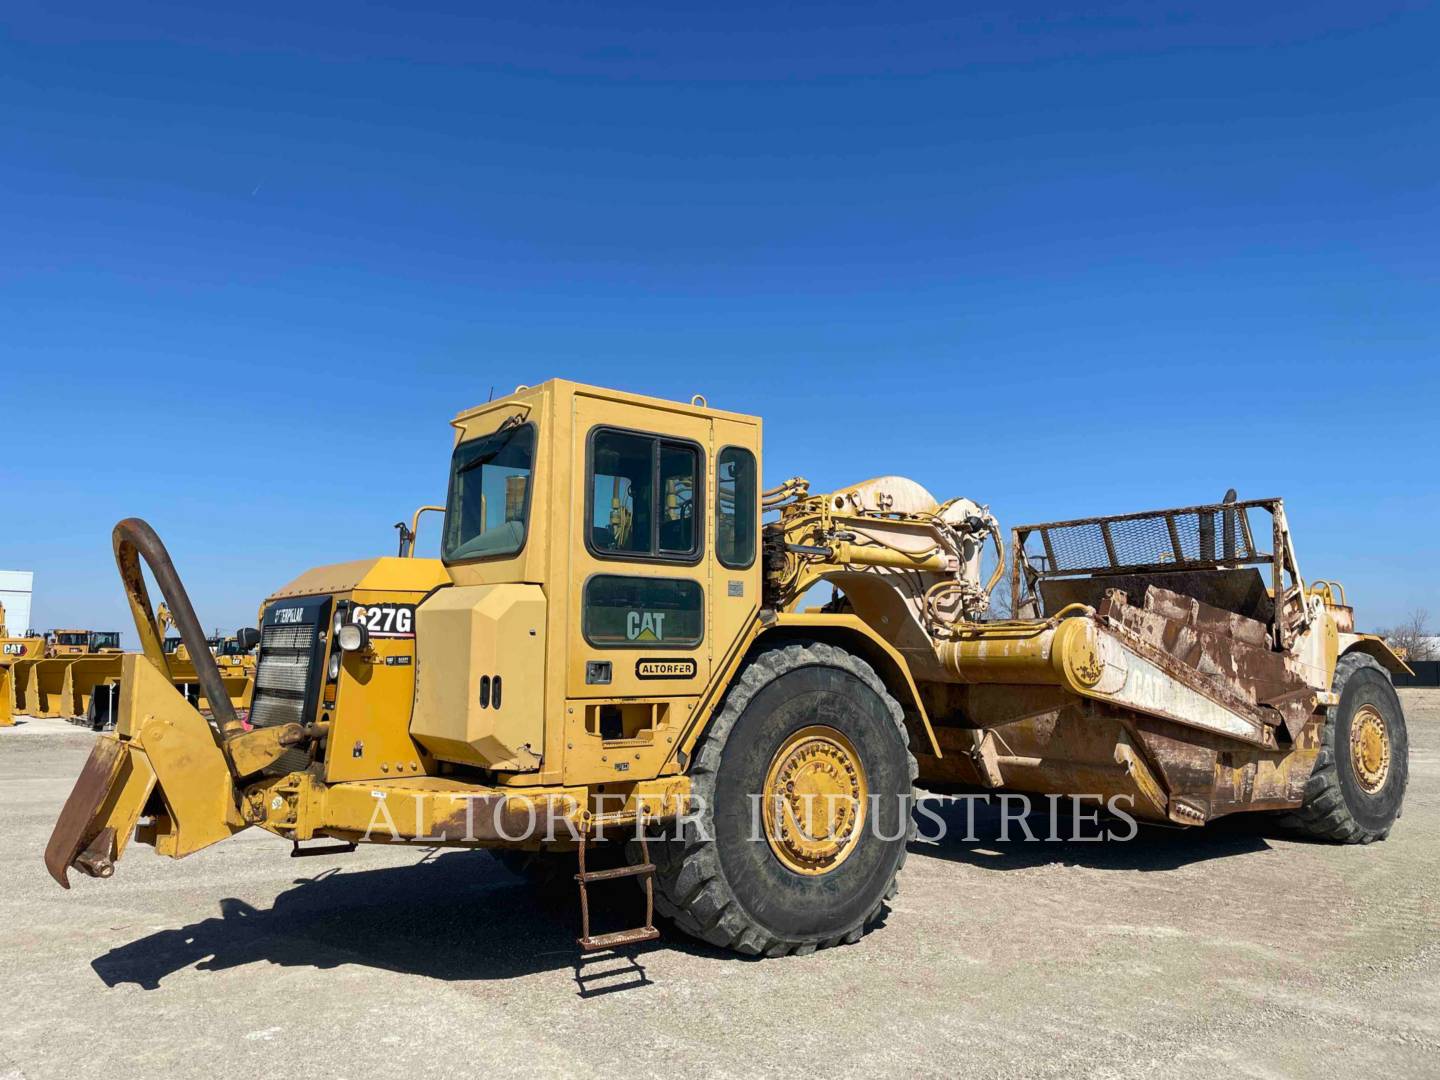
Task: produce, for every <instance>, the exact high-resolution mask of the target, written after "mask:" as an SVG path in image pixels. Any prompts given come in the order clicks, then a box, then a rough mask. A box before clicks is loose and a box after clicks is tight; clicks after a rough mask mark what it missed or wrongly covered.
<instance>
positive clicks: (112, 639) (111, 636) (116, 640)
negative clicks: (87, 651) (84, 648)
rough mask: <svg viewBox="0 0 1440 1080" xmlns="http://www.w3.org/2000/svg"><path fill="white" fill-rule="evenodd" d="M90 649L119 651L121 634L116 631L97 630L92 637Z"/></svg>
mask: <svg viewBox="0 0 1440 1080" xmlns="http://www.w3.org/2000/svg"><path fill="white" fill-rule="evenodd" d="M90 647H91V648H94V649H118V648H119V647H120V634H119V632H118V631H116V630H97V631H95V633H93V634H91V635H90Z"/></svg>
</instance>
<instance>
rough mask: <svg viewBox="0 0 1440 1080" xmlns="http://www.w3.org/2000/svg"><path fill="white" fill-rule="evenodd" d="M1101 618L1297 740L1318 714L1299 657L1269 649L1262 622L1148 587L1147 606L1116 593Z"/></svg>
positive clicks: (1109, 597) (1105, 603)
mask: <svg viewBox="0 0 1440 1080" xmlns="http://www.w3.org/2000/svg"><path fill="white" fill-rule="evenodd" d="M1098 613H1099V615H1100V616H1101V617H1102V618H1105V619H1109V620H1110V621H1112V622H1113V623H1115V624H1116V625H1118V626H1122V627H1124V628H1125V629H1126V630H1127V631H1129V632H1130V633H1131V634H1133V635H1135V637H1137V638H1138V639H1139V640H1141V641H1143V642H1145V643H1146V644H1147V645H1151V646H1153V647H1155V648H1156V649H1159V650H1161V651H1163V652H1164V653H1165V654H1167V655H1168V656H1171V657H1173V658H1174V659H1175V660H1176V661H1178V662H1179V663H1180V664H1181V665H1183V666H1184V667H1185V668H1187V669H1189V670H1190V671H1191V672H1192V673H1194V674H1196V675H1199V676H1200V677H1202V678H1203V679H1205V680H1206V681H1208V682H1209V683H1211V684H1212V685H1213V686H1214V687H1215V688H1216V689H1217V690H1219V691H1220V692H1222V693H1224V694H1225V695H1227V696H1229V697H1237V698H1240V699H1242V700H1243V701H1245V702H1246V703H1247V704H1248V705H1250V706H1251V707H1252V708H1255V709H1256V710H1261V709H1264V710H1270V711H1273V716H1270V717H1267V716H1266V715H1265V713H1264V712H1263V711H1260V712H1259V713H1258V714H1259V715H1260V717H1261V719H1262V721H1264V720H1267V719H1268V720H1269V722H1270V724H1271V726H1274V724H1276V723H1283V724H1284V725H1285V729H1286V733H1287V735H1288V737H1289V738H1290V739H1291V740H1292V741H1293V740H1294V739H1295V738H1296V736H1297V735H1298V734H1299V732H1300V730H1301V729H1302V728H1303V727H1304V726H1305V724H1306V722H1307V721H1308V719H1309V717H1310V715H1311V714H1312V713H1313V712H1314V711H1315V705H1316V696H1315V693H1314V691H1313V689H1311V687H1310V686H1309V685H1308V683H1307V682H1306V678H1305V673H1304V671H1303V669H1301V668H1300V667H1299V666H1298V664H1297V662H1296V660H1295V658H1294V657H1292V656H1290V655H1288V654H1286V653H1282V652H1276V651H1275V650H1274V649H1273V648H1272V647H1271V639H1270V634H1269V631H1268V630H1267V628H1266V627H1265V625H1264V624H1263V623H1260V622H1257V621H1256V620H1254V619H1247V618H1245V617H1244V616H1241V615H1237V614H1235V613H1234V612H1230V611H1222V610H1221V609H1219V608H1215V607H1211V606H1210V605H1208V604H1203V603H1201V602H1200V601H1199V600H1196V599H1195V598H1193V597H1190V596H1182V595H1180V594H1179V593H1175V592H1171V591H1169V590H1168V589H1162V588H1160V587H1159V586H1156V585H1151V586H1149V587H1148V588H1147V589H1146V590H1145V596H1144V603H1143V606H1140V607H1137V606H1134V605H1132V604H1131V603H1130V602H1129V598H1128V597H1127V596H1126V595H1125V594H1124V593H1122V592H1119V591H1112V592H1110V593H1109V594H1108V595H1107V596H1106V599H1105V600H1104V601H1103V602H1102V603H1101V605H1100V608H1099V611H1098Z"/></svg>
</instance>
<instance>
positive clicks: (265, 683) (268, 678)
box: [250, 623, 315, 727]
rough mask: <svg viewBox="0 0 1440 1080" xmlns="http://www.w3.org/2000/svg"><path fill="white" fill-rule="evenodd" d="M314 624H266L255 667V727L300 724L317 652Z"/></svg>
mask: <svg viewBox="0 0 1440 1080" xmlns="http://www.w3.org/2000/svg"><path fill="white" fill-rule="evenodd" d="M314 645H315V624H314V623H301V624H298V625H292V626H267V627H266V628H265V631H264V633H263V634H262V635H261V638H260V663H259V666H258V667H257V668H256V670H255V696H254V700H253V701H252V702H251V704H250V723H251V724H253V725H254V726H256V727H274V726H275V725H276V724H292V723H293V724H300V723H304V722H305V720H306V717H305V692H306V690H307V689H308V687H309V685H310V664H311V658H312V657H313V656H314V654H315V649H314Z"/></svg>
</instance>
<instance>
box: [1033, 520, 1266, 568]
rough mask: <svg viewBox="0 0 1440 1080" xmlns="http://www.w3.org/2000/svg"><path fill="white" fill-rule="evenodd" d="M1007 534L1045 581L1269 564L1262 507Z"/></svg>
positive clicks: (1073, 524) (1075, 523)
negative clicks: (1152, 570) (1061, 577)
mask: <svg viewBox="0 0 1440 1080" xmlns="http://www.w3.org/2000/svg"><path fill="white" fill-rule="evenodd" d="M1257 511H1258V513H1257ZM1015 536H1016V540H1017V542H1018V543H1019V544H1020V545H1021V554H1022V555H1023V556H1024V560H1025V562H1026V563H1027V564H1028V565H1029V567H1030V569H1031V570H1032V571H1033V572H1038V573H1039V574H1040V575H1042V576H1046V577H1049V576H1054V575H1060V574H1083V573H1115V572H1119V571H1131V570H1136V569H1142V568H1163V567H1176V568H1179V567H1190V566H1213V565H1215V564H1217V563H1237V564H1245V563H1249V564H1253V563H1262V562H1269V561H1270V558H1271V557H1270V550H1269V549H1270V548H1271V547H1273V544H1272V543H1271V540H1272V521H1271V516H1270V513H1269V511H1268V509H1267V506H1266V504H1263V503H1259V504H1257V503H1237V504H1232V505H1223V504H1222V505H1216V506H1200V507H1187V508H1185V509H1179V510H1157V511H1153V512H1149V513H1144V514H1123V515H1118V516H1115V517H1103V518H1085V519H1081V520H1077V521H1063V522H1055V523H1052V524H1046V525H1025V526H1021V527H1019V528H1017V529H1016V530H1015Z"/></svg>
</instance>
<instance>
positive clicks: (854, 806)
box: [762, 724, 870, 874]
mask: <svg viewBox="0 0 1440 1080" xmlns="http://www.w3.org/2000/svg"><path fill="white" fill-rule="evenodd" d="M869 790H870V789H869V786H868V784H867V783H866V779H865V766H864V765H863V764H861V761H860V755H859V754H857V753H856V752H855V747H854V746H852V745H851V743H850V740H849V739H847V738H845V736H844V735H842V734H840V732H838V731H836V730H835V729H834V728H832V727H826V726H824V725H821V724H816V725H812V726H810V727H807V728H802V729H801V730H800V731H797V732H795V733H794V734H793V735H791V736H790V737H789V738H788V739H786V740H785V742H784V743H783V744H782V745H781V747H780V749H778V750H777V751H775V757H774V758H773V759H772V760H771V762H770V768H769V770H768V771H767V772H766V773H765V787H764V789H763V793H762V794H763V800H764V801H763V818H764V823H765V839H766V840H768V841H769V843H770V850H771V851H773V852H775V857H776V858H777V859H779V860H780V861H781V862H782V863H784V864H785V866H786V867H788V868H789V869H791V870H793V871H795V873H797V874H827V873H829V872H830V871H831V870H834V869H835V868H836V867H837V866H839V865H840V864H841V863H843V862H844V861H845V860H846V859H847V858H848V857H849V856H850V853H851V852H852V851H854V850H855V845H856V844H857V843H858V842H859V840H860V832H861V829H863V828H864V825H865V810H866V804H867V803H868V802H869Z"/></svg>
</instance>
